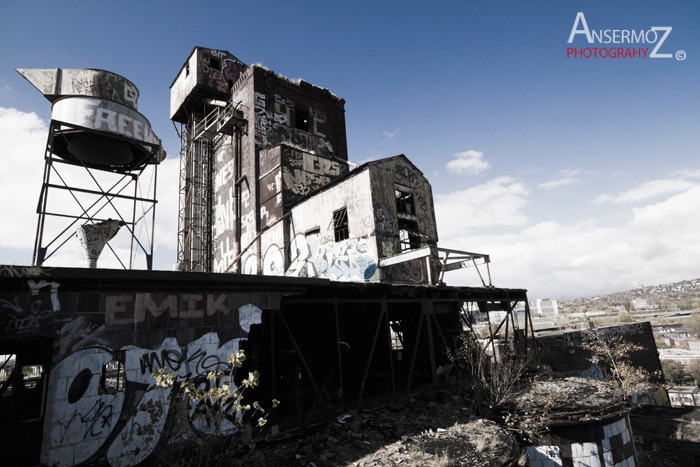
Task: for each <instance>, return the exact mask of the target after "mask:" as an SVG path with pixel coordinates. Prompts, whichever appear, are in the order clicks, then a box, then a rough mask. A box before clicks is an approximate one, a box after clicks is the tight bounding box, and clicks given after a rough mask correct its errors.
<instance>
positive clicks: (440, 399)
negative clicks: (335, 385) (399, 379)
mask: <svg viewBox="0 0 700 467" xmlns="http://www.w3.org/2000/svg"><path fill="white" fill-rule="evenodd" d="M520 456H521V447H520V446H519V444H518V442H517V440H516V439H515V437H514V436H512V435H511V434H510V433H509V432H508V431H507V430H506V429H504V428H502V427H500V426H498V425H497V424H496V423H494V422H492V421H487V420H481V419H478V418H477V417H476V416H474V415H473V414H472V413H471V412H470V411H469V410H468V409H467V408H466V407H465V406H464V401H463V400H462V397H461V396H458V395H455V392H454V391H449V390H447V389H427V390H425V391H423V392H421V393H418V394H413V395H411V396H406V397H403V398H397V399H394V400H392V401H391V402H389V403H387V404H384V405H380V406H377V407H374V408H365V409H360V410H355V411H350V412H346V413H343V414H341V415H339V416H338V417H336V418H335V419H334V420H332V421H330V422H328V423H325V424H323V425H320V426H316V427H315V428H307V429H305V430H303V431H302V430H295V431H291V432H288V433H286V434H285V433H282V434H280V435H278V436H276V437H274V438H273V439H271V440H269V441H266V442H262V443H257V444H256V446H255V447H254V449H251V451H250V452H249V453H248V454H245V455H243V456H242V457H241V458H240V461H241V463H242V464H244V465H299V466H302V465H303V466H318V467H321V466H324V465H329V466H334V465H356V466H389V465H484V466H486V465H489V466H501V465H513V464H514V463H516V462H517V461H518V460H519V458H520Z"/></svg>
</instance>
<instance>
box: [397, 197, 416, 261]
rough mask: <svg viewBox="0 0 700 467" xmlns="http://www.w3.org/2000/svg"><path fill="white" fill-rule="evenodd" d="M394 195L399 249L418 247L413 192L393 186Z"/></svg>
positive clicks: (405, 249)
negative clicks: (397, 220)
mask: <svg viewBox="0 0 700 467" xmlns="http://www.w3.org/2000/svg"><path fill="white" fill-rule="evenodd" d="M394 195H395V197H396V217H398V219H399V222H398V227H399V243H400V244H401V251H408V250H413V249H415V248H420V234H419V233H418V218H417V217H416V205H415V202H414V196H413V193H409V192H407V191H403V190H399V189H397V188H396V187H394Z"/></svg>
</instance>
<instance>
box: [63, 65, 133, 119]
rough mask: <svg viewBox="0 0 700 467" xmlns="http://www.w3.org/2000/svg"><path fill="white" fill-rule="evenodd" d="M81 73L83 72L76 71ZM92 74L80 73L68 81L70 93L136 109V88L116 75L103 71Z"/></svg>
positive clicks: (94, 71)
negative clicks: (110, 101)
mask: <svg viewBox="0 0 700 467" xmlns="http://www.w3.org/2000/svg"><path fill="white" fill-rule="evenodd" d="M76 71H83V70H76ZM91 71H93V73H91V74H86V73H81V74H80V75H78V76H74V77H73V78H71V80H70V91H69V92H71V93H74V94H80V95H84V96H95V97H100V98H103V99H109V100H112V101H115V102H119V103H120V104H124V105H127V106H129V107H131V108H132V109H134V110H135V109H136V101H137V99H138V96H139V92H138V90H137V89H136V86H134V85H133V84H131V83H129V82H128V81H126V80H124V79H123V78H121V77H119V78H121V79H117V75H114V74H112V73H107V72H103V71H99V72H97V70H91Z"/></svg>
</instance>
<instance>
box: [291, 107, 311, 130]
mask: <svg viewBox="0 0 700 467" xmlns="http://www.w3.org/2000/svg"><path fill="white" fill-rule="evenodd" d="M294 115H295V117H294V127H295V128H297V129H299V130H301V131H306V132H308V131H309V122H310V121H311V114H310V113H309V108H308V107H306V106H305V105H301V104H297V105H295V106H294Z"/></svg>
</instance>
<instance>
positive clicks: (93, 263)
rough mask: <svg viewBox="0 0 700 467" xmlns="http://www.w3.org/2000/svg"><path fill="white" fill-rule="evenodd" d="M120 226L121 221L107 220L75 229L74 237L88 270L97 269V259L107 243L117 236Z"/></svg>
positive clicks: (122, 223)
mask: <svg viewBox="0 0 700 467" xmlns="http://www.w3.org/2000/svg"><path fill="white" fill-rule="evenodd" d="M122 225H125V224H124V222H122V221H115V220H113V219H109V220H106V221H102V222H98V223H96V224H85V225H81V226H79V227H78V228H77V229H76V232H75V235H76V236H77V237H78V240H79V241H80V245H81V246H82V247H83V251H85V259H87V263H88V267H89V268H92V269H95V268H97V258H99V257H100V253H102V250H103V249H104V247H105V245H106V244H107V242H109V241H110V240H111V239H113V238H114V236H115V235H117V232H119V228H120V227H121V226H122Z"/></svg>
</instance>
